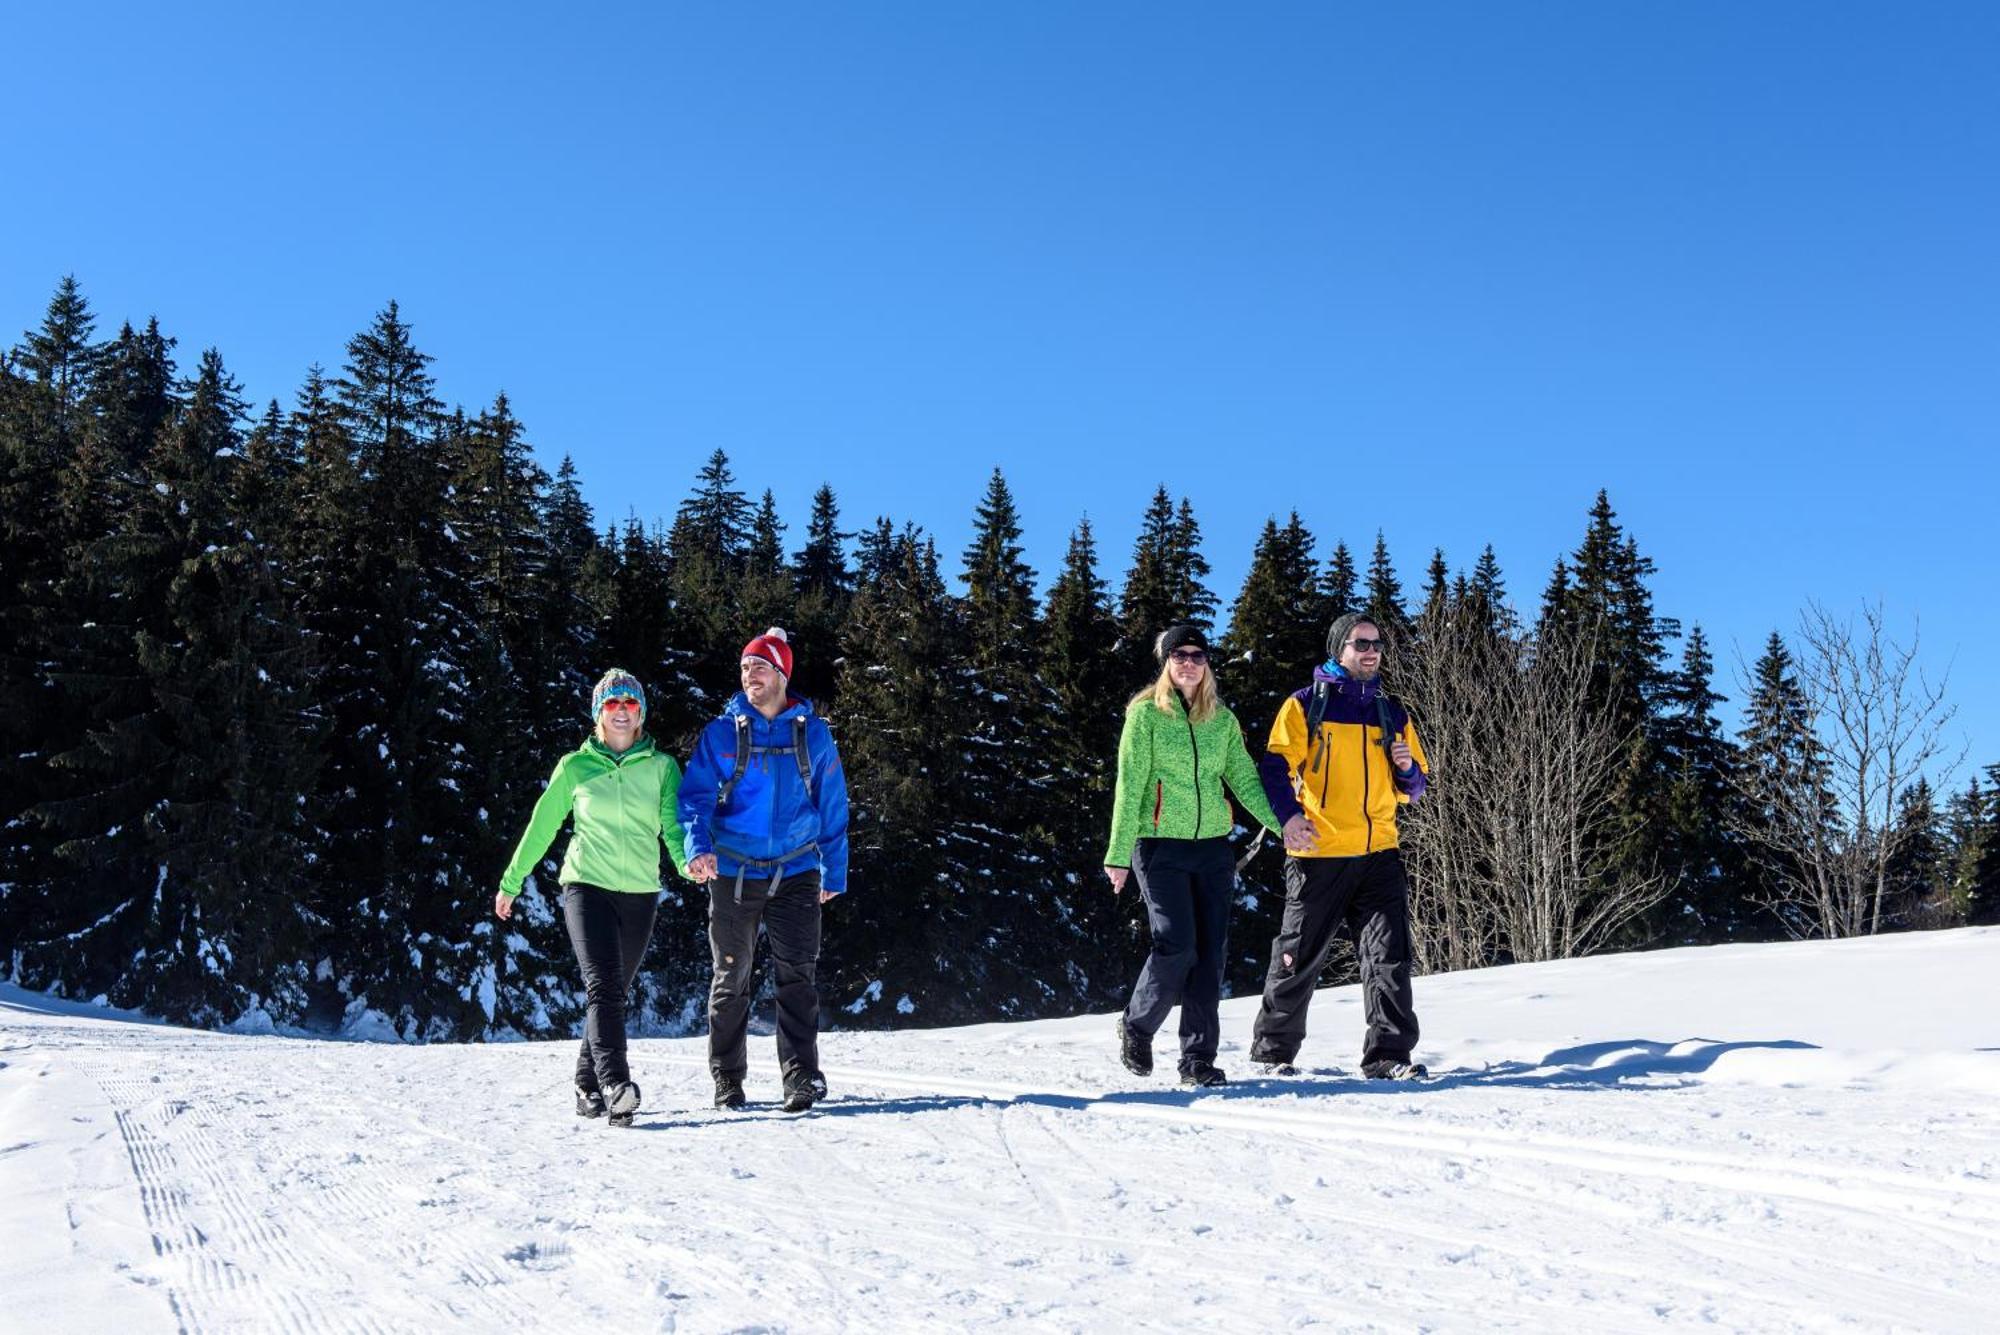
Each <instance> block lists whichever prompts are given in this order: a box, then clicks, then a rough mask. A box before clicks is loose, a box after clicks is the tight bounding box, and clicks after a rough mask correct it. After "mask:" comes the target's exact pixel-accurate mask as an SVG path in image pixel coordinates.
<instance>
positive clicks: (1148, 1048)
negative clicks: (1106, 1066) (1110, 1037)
mask: <svg viewBox="0 0 2000 1335" xmlns="http://www.w3.org/2000/svg"><path fill="white" fill-rule="evenodd" d="M1118 1060H1119V1061H1121V1062H1124V1063H1125V1069H1126V1070H1128V1071H1130V1072H1131V1073H1132V1074H1133V1075H1151V1074H1152V1073H1153V1040H1152V1037H1151V1036H1150V1035H1147V1034H1142V1033H1140V1032H1139V1031H1138V1030H1136V1029H1134V1028H1133V1027H1132V1026H1131V1025H1129V1024H1127V1023H1125V1017H1124V1016H1123V1015H1120V1016H1119V1017H1118Z"/></svg>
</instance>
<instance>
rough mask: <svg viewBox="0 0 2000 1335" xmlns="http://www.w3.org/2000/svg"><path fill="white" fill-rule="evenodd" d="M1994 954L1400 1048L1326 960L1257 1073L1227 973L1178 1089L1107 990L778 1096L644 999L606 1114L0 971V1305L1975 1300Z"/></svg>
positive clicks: (192, 1327)
mask: <svg viewBox="0 0 2000 1335" xmlns="http://www.w3.org/2000/svg"><path fill="white" fill-rule="evenodd" d="M1996 992H2000V930H1991V929H1986V930H1969V931H1960V932H1950V933H1937V934H1928V935H1907V936H1895V937H1888V938H1883V939H1878V940H1870V941H1854V942H1843V943H1831V944H1829V943H1811V944H1790V945H1766V946H1732V947H1721V948H1716V949H1709V950H1675V951H1664V952H1659V953H1653V954H1643V955H1625V956H1607V957H1600V958H1596V959H1590V960H1582V961H1571V962H1565V963H1557V964H1547V965H1535V966H1519V967H1514V968H1505V969H1492V970H1487V971H1484V972H1478V973H1469V974H1460V975H1452V976H1446V977H1438V978H1425V979H1419V980H1418V982H1417V1001H1418V1008H1419V1013H1420V1015H1421V1017H1422V1020H1423V1022H1424V1025H1425V1031H1426V1037H1425V1039H1424V1042H1423V1044H1422V1048H1421V1052H1420V1055H1421V1056H1422V1057H1424V1058H1425V1059H1427V1060H1428V1061H1429V1062H1430V1064H1431V1066H1432V1069H1433V1071H1434V1072H1436V1073H1437V1074H1436V1078H1434V1079H1433V1080H1432V1081H1431V1082H1429V1083H1424V1084H1417V1085H1411V1084H1387V1083H1381V1082H1375V1083H1371V1082H1367V1081H1364V1080H1362V1079H1360V1078H1359V1077H1358V1074H1357V1072H1356V1071H1355V1065H1356V1048H1357V1045H1358V1042H1359V1037H1360V1027H1361V1020H1360V1004H1359V997H1358V995H1357V993H1356V992H1355V990H1354V989H1351V988H1348V989H1337V990H1329V991H1324V992H1322V993H1321V994H1320V995H1319V998H1318V1000H1317V1001H1316V1003H1315V1007H1314V1013H1313V1025H1312V1037H1311V1039H1310V1040H1309V1041H1308V1044H1307V1047H1306V1050H1305V1052H1304V1053H1303V1054H1302V1055H1301V1060H1302V1062H1303V1064H1304V1069H1303V1072H1302V1074H1301V1075H1300V1076H1298V1077H1296V1078H1290V1079H1275V1078H1262V1077H1260V1075H1259V1074H1258V1073H1257V1072H1256V1071H1254V1070H1253V1069H1252V1068H1251V1067H1250V1066H1249V1065H1248V1064H1247V1062H1246V1061H1245V1060H1244V1057H1243V1053H1244V1050H1245V1045H1246V1043H1247V1040H1248V1037H1249V1029H1250V1020H1251V1017H1252V1015H1253V1013H1254V1011H1255V1007H1256V999H1255V998H1254V997H1252V998H1241V999H1238V1000H1235V1001H1232V1002H1229V1003H1227V1004H1226V1008H1225V1015H1226V1026H1225V1027H1226V1041H1225V1044H1224V1049H1223V1053H1222V1062H1223V1064H1224V1065H1225V1066H1226V1067H1228V1068H1229V1070H1230V1073H1231V1074H1232V1076H1234V1077H1236V1078H1237V1083H1235V1084H1232V1085H1231V1086H1229V1087H1228V1088H1226V1089H1223V1090H1218V1091H1212V1092H1204V1093H1201V1094H1194V1093H1189V1092H1184V1091H1182V1090H1181V1089H1180V1088H1179V1087H1178V1086H1177V1085H1176V1083H1175V1082H1174V1077H1173V1074H1172V1066H1171V1059H1169V1060H1168V1061H1166V1062H1163V1063H1162V1074H1160V1075H1156V1076H1154V1077H1153V1078H1152V1079H1144V1080H1142V1079H1137V1078H1134V1077H1131V1076H1128V1075H1127V1074H1126V1073H1125V1072H1124V1071H1123V1070H1122V1069H1121V1068H1120V1067H1119V1066H1118V1065H1117V1062H1116V1059H1115V1057H1114V1053H1113V1039H1112V1026H1111V1020H1110V1018H1109V1017H1108V1016H1091V1017H1087V1018H1084V1019H1077V1020H1064V1021H1053V1022H1044V1023H1037V1024H1012V1025H986V1026H980V1027H976V1028H969V1029H953V1030H932V1031H927V1032H904V1033H866V1034H863V1033H853V1034H846V1033H843V1034H832V1035H829V1036H827V1038H826V1039H825V1041H824V1053H823V1056H824V1059H825V1063H826V1066H827V1076H828V1079H829V1081H830V1083H831V1085H832V1089H833V1096H832V1098H831V1099H830V1100H829V1101H828V1102H826V1103H825V1104H823V1105H821V1107H820V1108H819V1109H817V1110H815V1111H814V1112H812V1113H810V1114H807V1115H804V1116H798V1117H792V1116H786V1115H784V1114H783V1113H781V1112H778V1111H776V1110H775V1109H774V1108H771V1107H769V1106H768V1105H767V1106H765V1107H761V1108H758V1107H753V1108H752V1109H750V1110H748V1111H746V1112H744V1113H738V1114H733V1115H732V1114H724V1113H717V1112H714V1111H711V1110H710V1109H709V1107H708V1099H709V1093H710V1088H709V1080H708V1074H707V1070H706V1065H705V1060H704V1056H703V1045H702V1040H700V1039H680V1040H645V1041H640V1042H637V1043H635V1045H634V1049H633V1065H634V1068H635V1075H636V1077H637V1079H638V1080H639V1081H640V1083H641V1084H642V1085H643V1086H644V1088H645V1091H646V1101H645V1105H644V1108H643V1110H642V1112H641V1113H640V1115H639V1119H638V1124H637V1125H636V1126H634V1127H632V1128H630V1129H625V1130H620V1129H614V1128H610V1127H607V1126H606V1125H605V1124H604V1123H603V1122H601V1121H594V1122H593V1121H583V1120H579V1119H578V1118H576V1117H575V1116H574V1115H573V1114H572V1112H571V1106H570V1105H571V1100H570V1092H569V1072H570V1063H571V1058H572V1052H573V1048H572V1045H571V1044H569V1043H534V1044H520V1043H514V1044H491V1045H483V1046H466V1047H446V1046H435V1047H404V1046H396V1045H389V1044H380V1043H357V1042H334V1041H324V1040H312V1039H304V1038H285V1037H269V1036H263V1037H247V1036H239V1035H229V1034H212V1033H198V1032H191V1031H188V1030H184V1029H175V1028H170V1027H167V1026H164V1025H159V1024H152V1023H147V1022H144V1021H140V1020H136V1019H134V1018H132V1017H126V1016H119V1015H115V1014H112V1013H109V1012H105V1011H102V1010H93V1009H91V1008H89V1007H87V1006H82V1005H78V1004H75V1003H71V1002H63V1001H55V1000H50V999H48V998H44V997H40V996H37V995H34V994H31V993H26V992H22V991H20V990H18V989H14V990H4V991H0V1063H4V1069H0V1328H6V1329H13V1330H23V1331H44V1330H61V1331H116V1332H119V1335H137V1333H138V1332H146V1331H173V1330H184V1331H232V1330H240V1331H300V1332H312V1331H349V1330H352V1331H394V1330H420V1331H432V1330H509V1331H512V1330H581V1329H588V1328H596V1329H601V1330H609V1331H618V1332H632V1331H646V1330H690V1331H730V1330H737V1331H740V1330H796V1331H842V1330H859V1331H881V1330H933V1329H938V1330H963V1329H988V1328H1010V1329H1014V1328H1018V1329H1024V1330H1036V1331H1072V1330H1075V1331H1124V1330H1128V1329H1142V1330H1168V1329H1172V1330H1204V1331H1210V1330H1212V1331H1280V1330H1298V1329H1326V1330H1378V1329H1379V1330H1465V1331H1472V1330H1477V1331H1486V1330H1534V1331H1547V1330H1560V1331H1564V1332H1573V1331H1579V1330H1618V1331H1626V1330H1649V1329H1654V1328H1675V1327H1685V1326H1715V1327H1720V1328H1723V1329H1728V1330H1798V1329H1804V1330H1822V1329H1842V1330H1847V1329H1862V1330H1944V1331H1994V1330H2000V1007H1996V1005H1995V998H1996ZM1162 1047H1163V1049H1165V1048H1170V1047H1171V1044H1163V1045H1162ZM753 1050H754V1051H755V1052H756V1053H757V1055H758V1057H759V1059H760V1060H759V1062H758V1063H757V1064H756V1065H754V1066H753V1069H752V1072H751V1076H752V1086H753V1087H752V1091H751V1093H752V1098H753V1099H757V1098H762V1099H766V1100H769V1099H773V1098H775V1096H776V1092H777V1090H776V1086H777V1074H776V1070H775V1065H774V1059H773V1057H772V1055H771V1041H770V1039H769V1038H759V1039H756V1040H754V1047H753Z"/></svg>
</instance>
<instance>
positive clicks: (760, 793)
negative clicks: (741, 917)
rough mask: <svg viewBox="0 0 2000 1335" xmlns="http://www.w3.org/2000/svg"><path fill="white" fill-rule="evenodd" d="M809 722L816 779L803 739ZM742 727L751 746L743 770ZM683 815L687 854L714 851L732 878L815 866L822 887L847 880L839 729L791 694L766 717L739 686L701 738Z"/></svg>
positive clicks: (687, 779)
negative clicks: (801, 749) (801, 754)
mask: <svg viewBox="0 0 2000 1335" xmlns="http://www.w3.org/2000/svg"><path fill="white" fill-rule="evenodd" d="M801 722H802V723H803V725H804V726H803V734H804V736H803V740H804V745H805V755H806V765H805V770H806V771H809V772H810V774H811V781H810V784H808V781H807V777H806V773H805V772H802V771H801V768H800V765H799V759H798V753H797V749H796V746H795V742H796V741H797V740H798V739H799V736H800V731H801V729H800V727H799V724H800V723H801ZM739 736H741V737H742V738H743V740H744V742H745V743H746V745H747V746H748V748H749V752H748V755H747V756H746V758H745V763H744V766H743V769H742V773H741V775H740V776H739V775H738V774H737V744H738V738H739ZM732 780H733V782H732ZM725 790H727V796H726V797H725V795H724V794H725ZM680 817H681V824H682V825H683V826H685V827H686V828H687V856H688V858H689V859H690V860H692V859H694V858H696V857H699V856H700V855H702V854H703V853H713V854H715V863H716V870H717V871H718V872H720V873H721V875H722V877H723V878H724V879H725V880H727V879H734V878H735V877H736V876H737V875H738V874H739V873H740V874H742V875H744V876H746V877H749V878H751V879H756V880H768V879H770V877H771V876H772V875H773V874H775V873H778V872H780V871H782V872H783V874H784V875H786V876H794V875H799V874H802V873H804V872H808V871H815V870H816V871H818V872H819V874H820V888H821V889H823V890H826V891H828V892H829V893H831V894H836V895H838V894H842V893H844V892H845V891H846V890H847V776H846V774H845V773H844V772H843V771H842V770H841V767H840V752H839V750H838V749H837V748H836V747H835V746H834V744H833V733H832V732H831V731H829V730H828V728H827V726H826V720H825V719H823V718H821V717H820V716H819V715H818V714H815V713H814V712H813V707H812V702H811V701H809V700H804V699H801V698H799V697H798V696H792V697H791V698H790V699H789V700H787V701H786V703H785V709H784V712H782V713H780V714H779V715H778V717H776V718H774V719H767V718H765V717H764V716H763V715H762V714H759V713H758V712H757V711H756V710H755V709H754V708H752V707H751V705H750V701H749V700H748V698H746V697H745V696H744V695H743V693H742V692H741V691H739V692H737V693H736V695H735V697H734V698H732V699H731V700H730V702H729V703H728V705H726V706H724V708H723V711H722V716H721V717H720V718H717V719H715V720H713V721H712V722H710V723H709V724H708V725H707V726H706V727H704V728H703V729H702V730H701V736H700V737H698V738H697V739H696V740H695V745H694V755H693V756H691V757H690V758H689V760H688V767H687V774H686V775H685V776H684V777H683V778H682V779H681V791H680Z"/></svg>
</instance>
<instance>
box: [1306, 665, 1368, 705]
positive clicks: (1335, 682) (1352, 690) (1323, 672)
mask: <svg viewBox="0 0 2000 1335" xmlns="http://www.w3.org/2000/svg"><path fill="white" fill-rule="evenodd" d="M1313 681H1314V682H1315V683H1318V682H1322V681H1323V682H1325V683H1326V684H1327V685H1329V686H1331V687H1333V689H1334V690H1336V691H1338V692H1339V693H1340V694H1342V695H1347V696H1352V697H1354V698H1355V699H1357V700H1373V699H1374V698H1375V696H1376V694H1377V693H1378V692H1380V691H1381V689H1382V677H1381V674H1380V673H1377V674H1376V675H1375V676H1373V677H1370V678H1369V679H1368V680H1367V681H1362V680H1360V679H1359V678H1358V677H1355V676H1353V675H1352V674H1351V673H1349V672H1348V670H1347V669H1346V668H1344V667H1342V666H1340V664H1338V663H1334V664H1331V665H1329V664H1326V663H1322V664H1320V665H1319V666H1318V667H1316V668H1314V669H1313Z"/></svg>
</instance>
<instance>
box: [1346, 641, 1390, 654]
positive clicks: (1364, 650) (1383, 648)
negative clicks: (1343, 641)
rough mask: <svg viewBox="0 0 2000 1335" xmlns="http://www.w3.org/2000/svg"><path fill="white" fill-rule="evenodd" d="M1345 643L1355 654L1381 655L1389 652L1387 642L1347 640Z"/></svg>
mask: <svg viewBox="0 0 2000 1335" xmlns="http://www.w3.org/2000/svg"><path fill="white" fill-rule="evenodd" d="M1347 643H1348V645H1349V647H1350V648H1352V649H1353V650H1354V652H1355V653H1357V654H1382V653H1387V652H1388V651H1389V642H1388V641H1387V640H1349V641H1348V642H1347Z"/></svg>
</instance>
